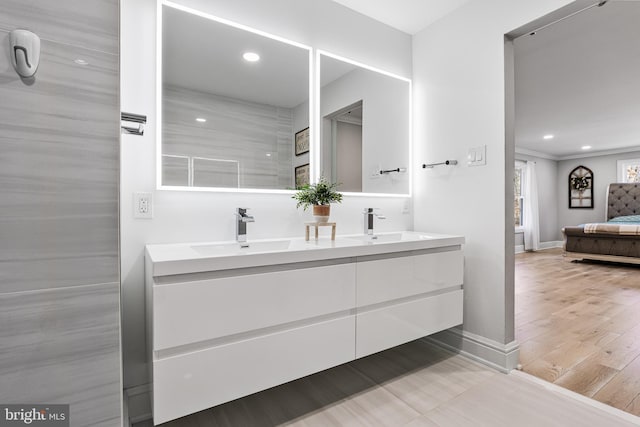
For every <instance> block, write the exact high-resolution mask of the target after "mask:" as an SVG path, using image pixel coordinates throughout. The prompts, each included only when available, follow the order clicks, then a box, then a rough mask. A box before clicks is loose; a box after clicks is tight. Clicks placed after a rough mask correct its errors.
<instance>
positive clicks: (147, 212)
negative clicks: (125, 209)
mask: <svg viewBox="0 0 640 427" xmlns="http://www.w3.org/2000/svg"><path fill="white" fill-rule="evenodd" d="M133 217H134V218H142V219H151V218H153V194H151V193H133Z"/></svg>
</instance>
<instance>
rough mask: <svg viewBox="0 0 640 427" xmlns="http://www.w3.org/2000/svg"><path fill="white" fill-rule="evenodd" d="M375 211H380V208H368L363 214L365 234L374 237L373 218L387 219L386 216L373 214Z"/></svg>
mask: <svg viewBox="0 0 640 427" xmlns="http://www.w3.org/2000/svg"><path fill="white" fill-rule="evenodd" d="M374 210H378V208H366V209H365V210H364V211H363V212H362V213H363V214H364V234H367V235H369V236H372V238H375V237H373V217H374V216H375V217H377V218H378V219H387V217H386V216H384V215H380V214H377V213H375V212H373V211H374Z"/></svg>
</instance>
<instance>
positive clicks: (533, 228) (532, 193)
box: [523, 161, 540, 251]
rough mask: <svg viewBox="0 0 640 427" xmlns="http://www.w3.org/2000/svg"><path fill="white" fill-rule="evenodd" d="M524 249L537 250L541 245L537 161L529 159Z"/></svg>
mask: <svg viewBox="0 0 640 427" xmlns="http://www.w3.org/2000/svg"><path fill="white" fill-rule="evenodd" d="M523 218H524V249H525V250H527V251H537V250H538V248H539V247H540V219H539V213H538V176H537V174H536V162H531V161H527V166H526V167H525V168H524V215H523Z"/></svg>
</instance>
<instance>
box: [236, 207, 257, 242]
mask: <svg viewBox="0 0 640 427" xmlns="http://www.w3.org/2000/svg"><path fill="white" fill-rule="evenodd" d="M248 210H249V208H238V211H237V212H236V216H237V217H238V218H237V221H236V241H237V242H238V243H240V247H241V248H248V247H249V243H247V223H248V222H255V218H253V216H251V215H249V214H247V211H248Z"/></svg>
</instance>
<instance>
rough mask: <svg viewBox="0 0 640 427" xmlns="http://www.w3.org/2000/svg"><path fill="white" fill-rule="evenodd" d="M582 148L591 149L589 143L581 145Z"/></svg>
mask: <svg viewBox="0 0 640 427" xmlns="http://www.w3.org/2000/svg"><path fill="white" fill-rule="evenodd" d="M580 148H582V149H583V150H591V146H590V145H583V146H582V147H580Z"/></svg>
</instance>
